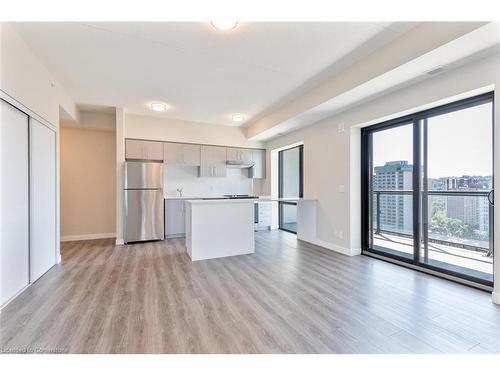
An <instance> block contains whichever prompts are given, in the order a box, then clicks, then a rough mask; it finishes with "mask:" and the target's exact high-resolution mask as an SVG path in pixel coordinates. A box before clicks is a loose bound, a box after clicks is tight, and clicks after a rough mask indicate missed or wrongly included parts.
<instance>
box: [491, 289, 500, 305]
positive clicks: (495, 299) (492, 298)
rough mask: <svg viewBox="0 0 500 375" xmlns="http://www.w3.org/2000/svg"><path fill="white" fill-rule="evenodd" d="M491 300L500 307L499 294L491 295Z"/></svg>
mask: <svg viewBox="0 0 500 375" xmlns="http://www.w3.org/2000/svg"><path fill="white" fill-rule="evenodd" d="M491 300H492V301H493V303H495V304H497V305H500V292H493V293H491Z"/></svg>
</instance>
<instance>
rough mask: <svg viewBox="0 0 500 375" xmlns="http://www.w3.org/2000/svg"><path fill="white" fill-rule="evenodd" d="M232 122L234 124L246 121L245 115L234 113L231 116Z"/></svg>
mask: <svg viewBox="0 0 500 375" xmlns="http://www.w3.org/2000/svg"><path fill="white" fill-rule="evenodd" d="M231 120H233V121H234V122H242V121H243V120H245V115H244V114H243V113H234V114H232V115H231Z"/></svg>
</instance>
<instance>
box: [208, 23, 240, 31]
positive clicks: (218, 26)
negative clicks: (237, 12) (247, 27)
mask: <svg viewBox="0 0 500 375" xmlns="http://www.w3.org/2000/svg"><path fill="white" fill-rule="evenodd" d="M210 24H211V25H212V26H213V27H215V28H216V29H217V30H222V31H227V30H231V29H234V28H235V27H236V26H238V22H237V21H229V20H223V21H211V22H210Z"/></svg>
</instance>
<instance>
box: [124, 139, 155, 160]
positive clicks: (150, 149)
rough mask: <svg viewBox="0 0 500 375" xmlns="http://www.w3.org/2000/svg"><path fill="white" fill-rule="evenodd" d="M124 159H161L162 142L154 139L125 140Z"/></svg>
mask: <svg viewBox="0 0 500 375" xmlns="http://www.w3.org/2000/svg"><path fill="white" fill-rule="evenodd" d="M125 159H137V160H156V161H163V143H162V142H154V141H138V140H135V139H127V140H126V141H125Z"/></svg>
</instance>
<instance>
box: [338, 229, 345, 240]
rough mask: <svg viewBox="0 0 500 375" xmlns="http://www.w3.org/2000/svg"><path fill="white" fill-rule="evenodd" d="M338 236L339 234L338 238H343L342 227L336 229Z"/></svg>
mask: <svg viewBox="0 0 500 375" xmlns="http://www.w3.org/2000/svg"><path fill="white" fill-rule="evenodd" d="M338 236H339V238H340V239H343V238H344V231H343V230H342V229H340V230H339V231H338Z"/></svg>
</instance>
